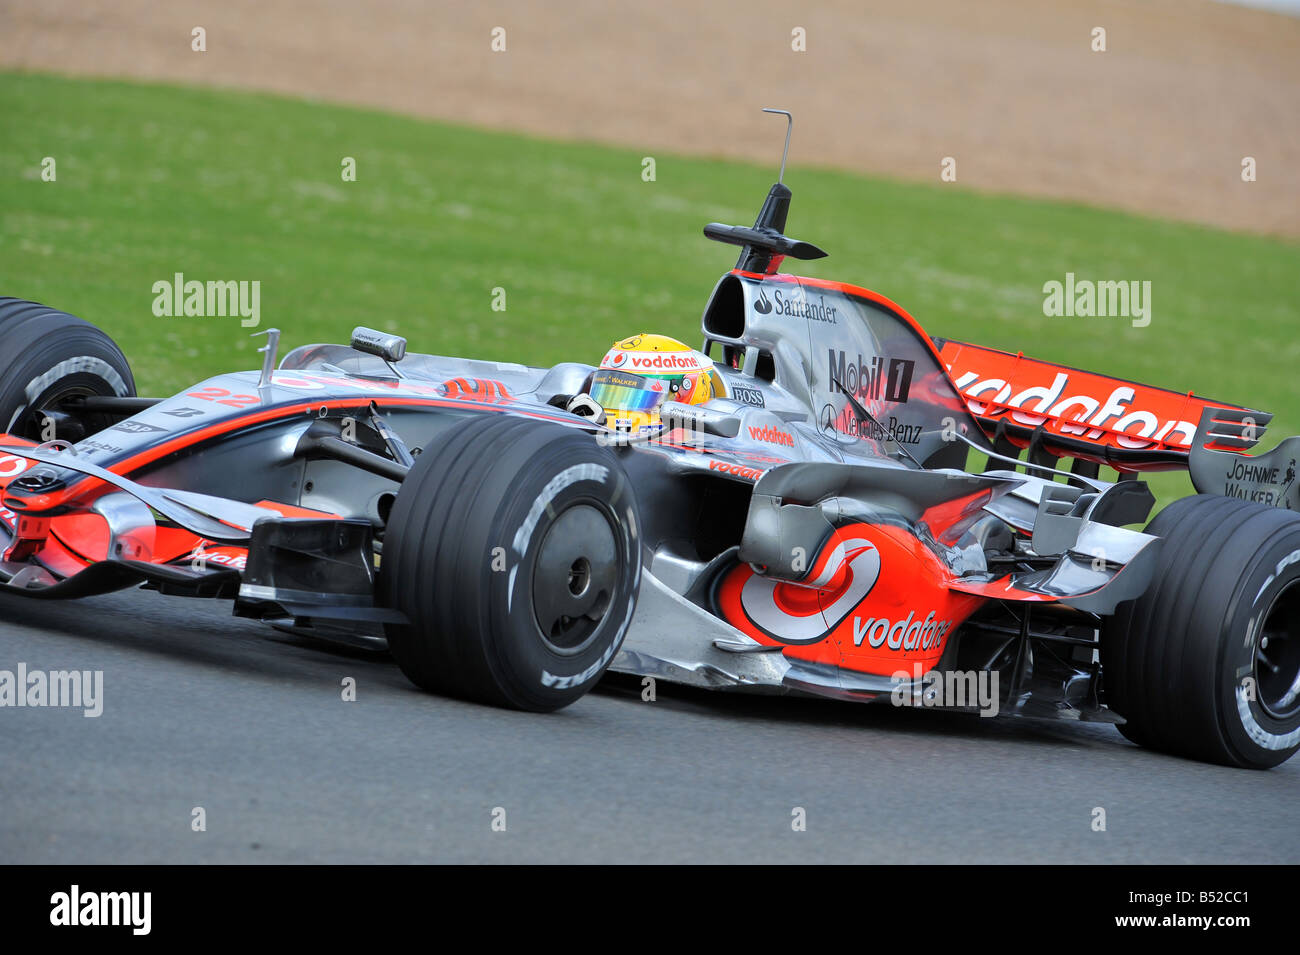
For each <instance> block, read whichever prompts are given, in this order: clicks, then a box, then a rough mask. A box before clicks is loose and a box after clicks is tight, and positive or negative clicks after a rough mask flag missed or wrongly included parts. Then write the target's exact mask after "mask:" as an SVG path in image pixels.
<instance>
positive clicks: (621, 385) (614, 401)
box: [591, 369, 668, 411]
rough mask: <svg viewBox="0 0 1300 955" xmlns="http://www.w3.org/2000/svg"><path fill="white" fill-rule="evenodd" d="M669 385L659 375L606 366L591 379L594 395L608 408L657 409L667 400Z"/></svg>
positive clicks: (613, 409) (623, 409) (593, 397)
mask: <svg viewBox="0 0 1300 955" xmlns="http://www.w3.org/2000/svg"><path fill="white" fill-rule="evenodd" d="M667 394H668V388H667V386H666V385H665V384H664V383H663V382H662V381H660V380H659V379H657V378H646V377H643V376H642V375H629V374H628V373H627V372H625V371H612V370H609V369H602V370H600V371H598V372H596V374H595V376H594V377H593V378H592V379H591V397H592V400H593V401H595V402H596V404H598V405H600V406H601V407H602V408H604V409H605V410H606V411H653V410H654V409H655V408H658V407H659V405H660V404H662V403H663V400H664V398H665V396H666V395H667Z"/></svg>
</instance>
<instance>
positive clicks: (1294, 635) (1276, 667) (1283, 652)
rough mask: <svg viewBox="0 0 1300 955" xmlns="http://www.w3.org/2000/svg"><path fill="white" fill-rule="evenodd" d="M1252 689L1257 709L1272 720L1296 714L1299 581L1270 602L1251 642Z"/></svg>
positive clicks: (1299, 688) (1298, 697)
mask: <svg viewBox="0 0 1300 955" xmlns="http://www.w3.org/2000/svg"><path fill="white" fill-rule="evenodd" d="M1254 676H1255V687H1256V690H1257V698H1258V700H1259V705H1260V707H1261V708H1262V709H1263V710H1264V712H1265V713H1267V714H1268V715H1269V716H1271V717H1273V718H1274V719H1276V720H1289V719H1291V718H1293V717H1294V716H1296V714H1297V713H1300V580H1293V581H1292V582H1291V583H1290V584H1288V585H1287V586H1286V587H1284V588H1283V589H1282V591H1281V592H1280V593H1279V594H1277V596H1275V597H1274V598H1273V602H1272V604H1270V605H1269V608H1268V613H1266V614H1265V615H1264V624H1263V626H1262V627H1261V629H1260V635H1259V639H1258V640H1257V641H1255V665H1254Z"/></svg>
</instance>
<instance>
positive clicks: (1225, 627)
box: [1101, 494, 1300, 769]
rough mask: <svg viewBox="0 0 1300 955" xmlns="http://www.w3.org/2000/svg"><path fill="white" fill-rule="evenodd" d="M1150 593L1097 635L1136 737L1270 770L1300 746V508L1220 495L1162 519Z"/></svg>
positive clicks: (1109, 696) (1182, 752) (1114, 696)
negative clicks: (1282, 506)
mask: <svg viewBox="0 0 1300 955" xmlns="http://www.w3.org/2000/svg"><path fill="white" fill-rule="evenodd" d="M1147 533H1148V534H1154V535H1157V536H1159V537H1162V538H1163V539H1164V542H1163V545H1162V549H1161V552H1160V556H1159V561H1158V563H1157V567H1156V571H1155V575H1154V576H1153V578H1152V582H1151V586H1150V587H1149V588H1148V590H1147V592H1146V593H1145V594H1143V595H1142V596H1141V597H1139V598H1138V599H1136V600H1133V601H1128V602H1126V603H1124V604H1121V605H1120V606H1119V608H1118V609H1117V611H1116V613H1115V615H1114V616H1113V617H1112V618H1111V619H1110V620H1109V621H1108V622H1107V625H1106V629H1105V631H1104V632H1103V635H1102V641H1101V661H1102V673H1103V679H1104V681H1105V692H1106V701H1107V704H1108V705H1109V706H1110V707H1111V709H1113V710H1115V711H1116V712H1117V713H1119V714H1120V715H1121V716H1123V717H1124V718H1125V719H1126V720H1127V723H1126V724H1125V725H1124V726H1123V727H1121V732H1123V733H1124V735H1125V736H1127V737H1128V738H1129V739H1131V740H1133V741H1134V742H1136V743H1138V744H1140V745H1142V746H1146V747H1149V748H1151V749H1157V750H1162V751H1164V752H1167V753H1173V754H1175V755H1179V756H1186V757H1190V758H1193V759H1201V760H1205V761H1207V762H1214V763H1223V764H1226V765H1229V766H1242V767H1248V768H1252V769H1267V768H1269V767H1271V766H1276V765H1278V764H1279V763H1281V762H1283V761H1285V760H1286V759H1287V758H1288V757H1290V756H1291V754H1292V753H1294V752H1295V751H1296V749H1297V748H1300V514H1296V513H1294V512H1292V511H1287V510H1282V509H1279V508H1276V507H1266V506H1264V505H1262V504H1257V503H1254V502H1250V501H1243V500H1238V499H1236V498H1229V497H1221V496H1219V495H1207V494H1200V495H1196V496H1194V497H1188V498H1183V499H1182V500H1180V501H1176V502H1175V503H1173V504H1171V505H1169V506H1168V507H1167V508H1165V509H1164V510H1163V511H1161V512H1160V513H1159V514H1157V515H1156V517H1155V519H1154V520H1153V521H1152V522H1151V523H1150V525H1148V527H1147Z"/></svg>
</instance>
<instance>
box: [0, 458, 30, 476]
mask: <svg viewBox="0 0 1300 955" xmlns="http://www.w3.org/2000/svg"><path fill="white" fill-rule="evenodd" d="M34 463H35V462H33V461H30V460H28V459H27V458H20V457H18V455H16V454H0V478H11V477H17V476H18V475H19V474H22V473H23V472H24V471H26V470H27V469H28V468H30V467H31V466H32V465H33V464H34Z"/></svg>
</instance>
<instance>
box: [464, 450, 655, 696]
mask: <svg viewBox="0 0 1300 955" xmlns="http://www.w3.org/2000/svg"><path fill="white" fill-rule="evenodd" d="M560 445H561V447H562V449H563V451H562V453H561V454H545V455H543V456H542V457H541V460H539V461H534V462H533V463H532V464H530V466H529V467H527V468H526V469H525V470H524V471H523V472H521V473H520V475H519V477H518V479H517V480H516V482H515V483H514V490H515V493H514V494H512V495H511V498H510V502H509V503H508V504H507V505H506V507H504V508H503V509H501V510H500V511H499V512H498V513H497V515H496V519H495V520H494V522H493V524H494V527H493V532H492V535H491V538H490V539H492V540H496V541H500V542H501V543H500V544H499V545H498V546H501V547H503V548H504V549H505V567H504V569H503V570H501V571H497V572H492V573H490V574H489V575H488V588H487V600H486V607H487V610H488V614H489V621H488V628H487V633H488V634H490V637H489V645H488V648H487V649H488V662H489V665H490V666H491V667H492V669H493V670H494V671H495V672H496V673H497V674H498V676H499V677H500V678H501V679H502V680H503V682H506V683H508V684H510V685H511V686H512V687H513V688H514V689H515V692H516V694H518V695H519V696H521V697H523V698H524V699H526V700H528V701H529V702H530V703H532V704H533V705H537V706H539V707H545V708H548V709H549V708H552V707H556V706H562V705H565V704H567V703H569V702H572V701H573V700H575V699H577V698H578V697H581V696H582V695H583V694H584V693H585V692H586V691H587V690H588V689H589V688H590V687H591V685H592V684H593V683H595V682H596V681H597V680H598V679H599V678H600V676H601V674H603V673H604V671H605V668H606V667H607V666H608V665H609V664H610V662H611V661H612V660H613V659H614V656H615V655H616V654H617V653H618V650H619V647H620V646H621V645H622V642H623V637H624V635H625V634H626V632H627V628H628V625H629V624H630V623H631V617H632V614H633V611H634V609H635V605H636V597H637V593H638V590H639V587H640V580H641V561H640V541H639V535H638V532H637V529H638V527H639V515H638V514H637V510H636V503H635V499H634V497H633V494H632V493H631V488H630V486H629V484H628V481H627V477H626V476H625V474H624V472H623V469H622V467H621V466H619V464H618V462H617V461H616V460H615V459H614V458H613V456H612V455H610V454H609V452H608V451H605V450H604V449H602V448H599V447H597V446H596V445H595V444H594V443H593V442H588V441H587V440H586V439H585V438H580V437H578V436H577V435H574V439H573V440H569V441H563V442H560ZM548 450H549V449H548ZM557 460H558V461H560V462H562V465H563V466H562V467H559V468H558V469H556V468H555V466H554V465H553V464H552V465H548V463H547V462H553V461H557ZM575 505H588V506H591V507H593V508H595V509H596V510H598V511H599V512H600V513H601V514H602V515H603V516H604V517H605V519H606V520H607V521H608V522H609V524H610V527H611V529H612V530H613V537H614V541H615V548H616V551H617V555H618V560H619V571H618V576H617V583H616V585H615V592H614V593H613V594H612V595H611V599H610V601H609V603H608V605H607V609H606V611H605V615H604V617H603V619H602V620H601V621H600V624H599V625H598V627H597V629H596V631H595V632H594V634H593V635H592V636H591V638H590V639H589V641H588V642H587V643H586V645H585V646H583V647H581V648H580V649H578V650H576V651H575V652H572V653H560V652H557V651H556V650H555V649H554V648H553V647H551V646H550V645H549V644H548V643H547V641H546V640H545V639H544V638H543V636H542V633H541V630H540V628H539V627H538V624H537V620H536V616H535V613H534V608H533V598H532V580H533V572H534V570H535V568H536V564H537V558H538V555H539V553H540V551H541V547H542V542H543V541H544V540H545V539H546V535H547V533H548V531H549V530H550V529H551V528H552V527H553V526H554V525H555V523H556V521H557V520H558V519H559V517H560V515H562V514H563V513H564V512H565V511H566V510H568V509H569V508H570V507H573V506H575Z"/></svg>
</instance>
